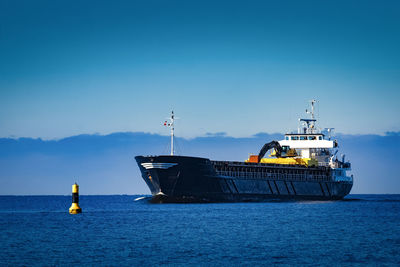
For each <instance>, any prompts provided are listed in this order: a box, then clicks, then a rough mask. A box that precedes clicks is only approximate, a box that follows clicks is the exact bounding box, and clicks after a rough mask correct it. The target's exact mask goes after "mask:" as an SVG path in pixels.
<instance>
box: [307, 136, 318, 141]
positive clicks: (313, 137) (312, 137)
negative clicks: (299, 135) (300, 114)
mask: <svg viewBox="0 0 400 267" xmlns="http://www.w3.org/2000/svg"><path fill="white" fill-rule="evenodd" d="M316 139H317V137H316V136H309V137H308V140H316Z"/></svg>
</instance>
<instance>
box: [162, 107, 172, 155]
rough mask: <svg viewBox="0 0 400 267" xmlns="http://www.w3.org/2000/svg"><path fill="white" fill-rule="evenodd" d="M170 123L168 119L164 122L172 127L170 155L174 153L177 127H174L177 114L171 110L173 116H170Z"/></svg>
mask: <svg viewBox="0 0 400 267" xmlns="http://www.w3.org/2000/svg"><path fill="white" fill-rule="evenodd" d="M169 121H170V122H169V123H168V122H167V121H165V122H164V126H168V127H171V153H170V155H171V156H173V155H174V152H175V151H174V137H175V133H174V131H175V128H174V122H175V116H174V111H172V112H171V117H170V118H169Z"/></svg>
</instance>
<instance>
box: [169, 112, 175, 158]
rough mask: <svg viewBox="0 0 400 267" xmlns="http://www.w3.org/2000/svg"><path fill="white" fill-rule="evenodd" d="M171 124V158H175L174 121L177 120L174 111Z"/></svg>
mask: <svg viewBox="0 0 400 267" xmlns="http://www.w3.org/2000/svg"><path fill="white" fill-rule="evenodd" d="M170 120H171V124H170V127H171V156H173V155H174V130H175V129H174V120H175V118H174V111H172V112H171V119H170Z"/></svg>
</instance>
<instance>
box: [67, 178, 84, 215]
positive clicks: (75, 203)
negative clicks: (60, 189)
mask: <svg viewBox="0 0 400 267" xmlns="http://www.w3.org/2000/svg"><path fill="white" fill-rule="evenodd" d="M81 212H82V209H81V207H79V185H77V184H76V183H74V184H73V185H72V205H71V207H70V208H69V213H70V214H78V213H81Z"/></svg>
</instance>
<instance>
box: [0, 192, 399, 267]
mask: <svg viewBox="0 0 400 267" xmlns="http://www.w3.org/2000/svg"><path fill="white" fill-rule="evenodd" d="M139 197H142V196H126V195H123V196H121V195H115V196H80V206H81V207H82V209H83V213H82V214H79V215H70V214H69V213H68V208H69V206H70V205H71V197H70V196H0V235H1V241H0V265H1V266H22V265H23V266H32V265H41V266H43V265H64V266H66V265H68V266H70V265H76V264H77V265H84V264H87V265H91V266H93V265H107V266H109V265H111V266H116V265H119V266H122V265H123V266H154V265H173V266H177V265H178V266H179V265H181V266H186V265H200V266H218V265H239V266H253V265H270V264H272V265H281V264H282V265H334V266H343V265H344V266H354V265H379V266H392V265H393V266H398V265H400V195H350V196H348V197H347V198H346V199H345V200H343V201H320V202H313V201H308V202H307V201H306V202H266V203H216V204H150V203H148V201H147V199H146V198H145V199H139V200H137V201H135V199H137V198H139Z"/></svg>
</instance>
